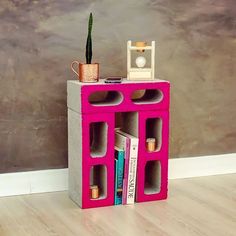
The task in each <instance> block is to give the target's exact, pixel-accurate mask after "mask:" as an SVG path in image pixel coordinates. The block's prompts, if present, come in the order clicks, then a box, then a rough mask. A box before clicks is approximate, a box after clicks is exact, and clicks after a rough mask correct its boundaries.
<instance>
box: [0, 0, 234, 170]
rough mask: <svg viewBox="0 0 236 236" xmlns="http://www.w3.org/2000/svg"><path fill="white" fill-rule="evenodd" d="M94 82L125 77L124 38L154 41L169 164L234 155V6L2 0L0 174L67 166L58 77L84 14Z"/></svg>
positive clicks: (171, 0) (79, 36)
mask: <svg viewBox="0 0 236 236" xmlns="http://www.w3.org/2000/svg"><path fill="white" fill-rule="evenodd" d="M91 11H92V12H93V13H94V31H93V40H94V41H93V42H94V44H93V47H94V61H97V62H99V63H100V65H101V75H102V76H107V75H122V76H125V75H126V41H127V40H128V39H133V40H156V42H157V49H156V57H157V61H156V76H157V77H160V78H162V79H167V80H170V81H171V84H172V95H171V140H170V141H171V157H184V156H198V155H207V154H219V153H230V152H236V145H235V143H236V122H235V120H236V109H235V106H236V92H235V89H236V78H235V74H236V73H235V65H236V55H235V54H236V43H235V42H236V35H235V32H236V29H235V25H236V18H235V16H236V4H235V1H234V0H228V1H226V0H216V1H211V0H189V1H183V0H180V1H176V0H158V1H154V0H153V1H151V0H149V1H144V0H142V1H136V0H130V1H125V0H120V1H109V0H102V1H85V0H84V1H77V0H50V1H49V0H41V1H36V0H35V1H29V0H14V1H13V0H12V1H10V0H1V1H0V87H1V89H0V172H11V171H22V170H35V169H47V168H60V167H66V166H67V113H66V80H68V79H72V78H74V79H75V76H74V74H73V73H72V72H71V71H70V63H71V61H72V60H74V59H78V60H80V61H84V60H85V58H84V48H85V40H86V34H87V19H88V15H89V12H91Z"/></svg>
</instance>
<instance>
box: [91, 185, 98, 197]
mask: <svg viewBox="0 0 236 236" xmlns="http://www.w3.org/2000/svg"><path fill="white" fill-rule="evenodd" d="M90 191H91V199H97V198H99V188H98V186H97V185H91V186H90Z"/></svg>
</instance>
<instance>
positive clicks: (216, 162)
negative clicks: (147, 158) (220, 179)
mask: <svg viewBox="0 0 236 236" xmlns="http://www.w3.org/2000/svg"><path fill="white" fill-rule="evenodd" d="M232 173H236V153H230V154H222V155H211V156H201V157H188V158H175V159H170V160H169V179H183V178H191V177H200V176H209V175H220V174H232Z"/></svg>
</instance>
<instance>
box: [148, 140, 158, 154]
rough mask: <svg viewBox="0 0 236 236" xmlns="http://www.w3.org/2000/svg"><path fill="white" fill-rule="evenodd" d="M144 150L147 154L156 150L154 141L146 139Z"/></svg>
mask: <svg viewBox="0 0 236 236" xmlns="http://www.w3.org/2000/svg"><path fill="white" fill-rule="evenodd" d="M146 148H147V150H148V151H149V152H154V151H155V150H156V139H155V138H147V140H146Z"/></svg>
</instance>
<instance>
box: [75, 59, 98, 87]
mask: <svg viewBox="0 0 236 236" xmlns="http://www.w3.org/2000/svg"><path fill="white" fill-rule="evenodd" d="M75 64H77V66H78V69H77V70H76V69H75V68H74V65H75ZM71 69H72V71H73V72H75V74H76V75H78V79H79V81H80V82H84V83H95V82H98V79H99V64H98V63H92V64H84V63H79V62H78V61H73V62H72V63H71Z"/></svg>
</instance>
